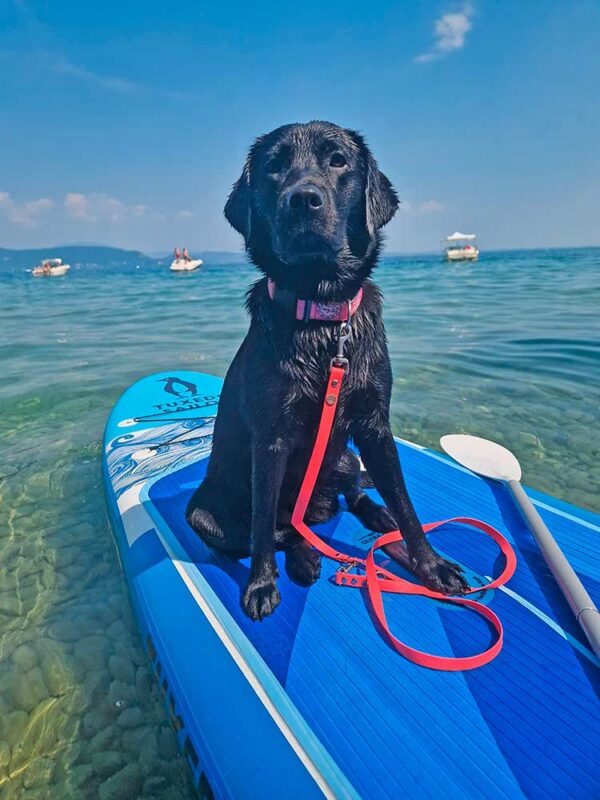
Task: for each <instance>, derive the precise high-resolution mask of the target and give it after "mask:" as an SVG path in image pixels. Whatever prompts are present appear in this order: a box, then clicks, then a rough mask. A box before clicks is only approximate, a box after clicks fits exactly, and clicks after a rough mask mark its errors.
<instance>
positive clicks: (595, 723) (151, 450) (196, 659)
mask: <svg viewBox="0 0 600 800" xmlns="http://www.w3.org/2000/svg"><path fill="white" fill-rule="evenodd" d="M221 387H222V381H221V379H220V378H217V377H215V376H212V375H205V374H201V373H197V372H187V371H179V370H173V371H171V372H162V373H159V374H155V375H150V376H148V377H146V378H143V379H142V380H140V381H138V382H137V383H135V384H134V385H133V386H131V387H130V388H129V389H127V391H126V392H125V393H124V394H123V396H122V397H121V398H120V400H119V401H118V402H117V404H116V405H115V407H114V409H113V411H112V413H111V415H110V417H109V419H108V422H107V426H106V431H105V437H104V444H103V474H104V482H105V489H106V497H107V503H108V508H109V516H110V518H111V523H112V527H113V531H114V535H115V538H116V542H117V547H118V552H119V556H120V562H121V564H122V567H123V570H124V573H125V576H126V579H127V583H128V587H129V592H130V596H131V600H132V605H133V607H134V610H135V613H136V617H137V622H138V626H139V629H140V634H141V637H142V641H143V644H144V647H145V650H146V654H147V658H148V662H149V665H150V669H151V671H152V673H153V674H154V676H155V677H156V680H157V681H158V685H159V687H160V690H161V692H162V694H163V697H164V703H165V714H166V715H168V716H169V717H170V719H171V722H172V724H173V726H174V728H175V730H176V732H177V738H178V741H179V745H180V747H181V748H182V750H183V753H184V754H185V757H186V759H187V761H188V763H189V766H190V769H191V771H192V775H193V779H194V782H195V784H196V785H197V786H198V787H199V790H200V795H201V796H202V797H206V798H208V797H211V798H212V797H214V798H237V797H290V798H297V797H298V798H300V797H301V798H313V797H323V796H325V797H328V798H346V799H349V798H364V799H366V800H371V798H373V799H375V798H377V800H386V799H387V800H392V798H394V799H395V800H397V798H399V797H413V798H440V797H451V798H453V800H472V798H475V797H476V798H478V799H482V800H486V799H488V798H489V800H491V799H492V798H493V799H494V800H496V798H510V799H511V800H512V798H542V797H548V798H550V797H565V798H566V797H577V798H578V800H582V799H583V798H589V799H590V800H591V799H592V798H598V797H599V796H600V774H599V772H598V742H599V741H600V702H599V700H598V694H599V690H600V669H599V667H600V661H599V660H598V658H597V657H596V656H595V655H594V653H593V652H592V651H591V649H590V647H589V646H588V643H587V641H586V639H585V638H584V636H583V634H582V632H581V629H580V627H579V625H578V624H577V622H576V620H575V617H574V615H573V614H572V613H571V610H570V608H569V606H568V604H567V602H566V601H565V599H564V597H563V595H562V594H561V591H560V589H559V588H558V586H557V584H556V582H555V580H554V578H553V577H552V574H551V573H550V571H549V569H548V567H547V566H546V563H545V561H544V559H543V557H542V555H541V554H540V551H539V550H538V549H537V547H536V546H535V544H534V542H533V540H532V538H531V535H530V533H529V530H528V529H527V527H526V525H525V522H524V520H523V518H522V517H521V516H520V514H519V513H518V511H517V510H516V508H515V506H514V505H513V502H512V499H511V496H510V493H509V491H508V490H507V489H505V487H504V486H503V485H502V484H499V483H496V482H494V481H490V480H487V479H484V478H481V477H478V476H476V475H475V474H473V473H472V472H470V471H468V470H467V469H465V468H464V467H461V466H460V465H459V464H457V463H456V462H454V461H452V460H451V459H450V458H449V457H447V456H446V455H444V454H442V453H440V452H437V451H434V450H430V449H426V448H423V447H421V446H419V445H417V444H414V443H411V442H408V441H405V440H401V439H398V440H396V446H397V449H398V452H399V455H400V457H401V460H402V464H403V468H404V473H405V477H406V481H407V485H408V488H409V492H410V495H411V498H412V500H413V503H414V504H415V507H416V510H417V512H418V514H419V517H420V519H421V520H422V521H423V522H429V521H433V520H442V519H447V518H448V517H452V516H472V517H478V518H480V519H482V520H484V521H486V522H487V523H489V524H491V525H493V526H495V527H496V528H497V529H498V530H499V531H501V532H502V533H503V534H504V536H506V537H507V539H508V540H509V541H510V543H511V544H512V547H513V548H514V550H515V553H516V556H517V568H516V572H515V573H514V576H513V577H512V578H511V580H510V581H509V583H508V584H507V585H506V586H501V587H500V588H497V589H494V590H485V591H481V592H479V593H477V594H475V595H471V597H473V598H475V599H477V600H478V601H479V603H482V604H484V605H488V606H489V607H490V608H491V609H493V610H494V611H495V613H496V614H497V615H498V617H499V618H500V619H501V621H502V623H503V626H504V641H503V646H502V649H501V651H500V652H499V654H498V655H497V656H496V657H495V658H494V660H492V661H491V662H490V663H488V664H486V665H485V666H482V667H479V668H478V669H473V670H469V671H448V672H444V671H439V670H434V669H427V668H425V667H422V666H418V665H417V664H415V663H412V662H411V661H408V660H407V659H405V658H403V657H402V656H400V655H399V654H398V653H396V652H395V651H394V650H392V648H391V647H390V646H389V644H388V642H387V641H386V640H385V639H384V638H383V637H382V635H381V632H380V631H379V630H378V629H377V628H376V627H375V626H374V625H373V622H372V619H371V616H370V613H369V606H368V603H367V600H366V598H365V595H364V593H363V591H362V590H359V589H356V588H350V587H348V586H339V585H336V584H335V582H334V576H335V575H336V567H337V566H338V565H337V563H335V562H333V561H330V560H328V559H323V565H322V574H321V577H320V579H319V580H318V581H317V582H316V583H315V584H314V585H313V586H312V587H310V588H305V587H301V586H298V585H297V584H295V583H293V582H291V581H290V579H289V578H288V577H287V575H286V572H285V568H284V563H283V558H282V554H281V553H278V554H277V562H278V567H279V573H280V578H279V580H278V586H279V590H280V593H281V597H282V601H281V604H280V606H279V607H278V608H277V609H276V610H275V613H274V614H273V615H271V616H270V617H268V618H266V619H264V620H263V621H262V622H261V623H256V622H252V621H251V620H249V619H248V618H247V617H246V616H245V615H244V613H243V612H242V610H241V608H240V590H241V588H242V587H244V585H245V582H246V580H247V577H248V569H249V560H248V559H242V560H240V561H237V560H232V559H230V558H227V557H225V556H224V555H222V554H219V553H218V552H216V551H214V550H211V549H209V548H207V547H206V546H205V544H204V543H203V542H202V541H201V540H200V539H199V538H198V537H197V536H196V535H195V533H194V532H193V531H192V529H191V528H190V527H189V525H188V523H187V522H186V519H185V508H186V505H187V502H188V500H189V498H190V496H191V494H192V492H193V491H194V489H195V488H196V487H197V485H198V483H199V482H200V481H201V480H202V477H203V475H204V474H205V471H206V466H207V463H208V459H209V458H210V450H211V443H212V435H213V426H214V421H215V416H216V414H217V407H218V402H219V395H220V392H221ZM240 446H242V445H240ZM367 491H368V492H369V493H370V494H371V495H372V496H376V494H375V492H374V490H371V489H368V490H367ZM526 492H527V495H528V496H529V497H530V499H531V501H532V502H533V503H534V505H535V507H536V509H537V510H538V512H539V513H540V514H541V515H542V517H543V518H544V520H545V522H546V524H547V525H548V527H549V528H550V529H551V530H552V532H553V534H554V536H555V538H556V539H557V541H558V542H559V544H560V546H561V547H562V548H563V550H564V551H565V553H566V554H567V556H568V557H569V559H570V561H571V563H572V564H573V566H574V567H575V568H576V570H577V572H578V573H579V575H580V577H581V579H582V580H583V581H584V583H585V584H586V586H587V589H588V590H589V592H590V594H591V595H592V596H593V597H594V598H595V600H596V602H598V600H600V564H599V562H598V556H597V553H598V541H600V540H599V538H598V537H599V536H600V515H598V514H594V513H592V512H590V511H585V510H583V509H580V508H576V507H574V506H572V505H568V504H567V503H564V502H562V501H560V500H557V499H555V498H553V497H550V496H548V495H544V494H542V493H540V492H537V491H534V490H533V489H526ZM317 531H318V532H319V534H320V535H321V536H322V537H323V538H325V539H326V540H327V541H330V542H335V547H336V548H339V549H344V550H345V551H346V552H348V551H350V552H353V553H358V554H364V552H365V551H366V550H367V549H368V547H369V546H370V543H371V542H372V541H373V539H374V538H376V536H377V534H373V533H372V532H370V531H367V530H365V529H364V528H363V527H362V526H361V524H360V523H359V522H358V520H357V519H356V518H355V517H353V516H352V515H350V514H349V513H347V511H346V509H345V506H343V505H342V507H341V511H340V513H339V514H338V515H337V516H336V517H335V518H334V519H333V520H331V521H330V522H328V523H326V524H323V525H321V526H317ZM430 535H431V536H432V539H433V544H434V546H435V547H437V549H438V550H439V551H440V552H442V553H443V554H444V555H446V556H447V557H451V558H452V559H453V560H454V561H459V562H460V563H461V564H462V565H464V568H465V572H466V575H467V578H468V580H469V583H470V584H471V585H483V584H485V583H487V582H488V579H487V577H486V576H490V575H493V576H495V575H497V573H498V572H499V569H500V568H499V566H498V565H497V564H496V560H497V555H498V551H497V550H496V548H495V546H494V545H493V543H492V542H490V541H489V540H488V538H487V537H486V536H483V535H482V534H481V533H478V532H475V531H474V530H472V529H467V528H466V527H465V526H464V525H461V524H458V523H454V524H451V525H446V526H445V527H444V528H441V529H440V531H439V532H435V533H433V534H430ZM388 568H389V569H392V568H394V569H396V570H397V571H398V573H399V574H400V575H404V576H405V577H406V578H407V579H410V577H411V576H410V574H409V573H408V572H406V571H404V570H403V568H402V567H400V566H397V567H393V566H391V565H388ZM349 577H351V576H349ZM385 609H386V613H387V617H388V623H389V625H390V627H391V629H392V631H393V632H394V633H395V634H396V635H397V636H398V637H400V638H401V639H402V640H403V641H404V642H406V643H407V644H409V645H410V646H412V647H415V648H418V649H422V650H426V651H427V652H430V653H437V654H442V655H448V656H463V655H468V654H472V653H474V652H479V651H480V650H483V649H485V648H486V647H488V646H489V644H490V640H493V638H494V637H493V635H492V634H491V632H490V629H489V628H488V626H487V624H486V623H485V622H484V621H483V620H482V619H481V617H479V616H477V615H474V614H472V613H471V612H470V611H468V610H465V609H464V608H459V607H452V606H449V605H448V604H447V603H444V602H442V601H439V600H435V599H431V598H424V597H419V596H411V597H408V596H402V597H394V596H391V595H388V596H386V599H385Z"/></svg>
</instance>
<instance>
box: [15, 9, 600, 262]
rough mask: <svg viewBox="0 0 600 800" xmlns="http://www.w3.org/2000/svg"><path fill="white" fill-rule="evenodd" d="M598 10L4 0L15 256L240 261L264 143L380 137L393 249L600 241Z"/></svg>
mask: <svg viewBox="0 0 600 800" xmlns="http://www.w3.org/2000/svg"><path fill="white" fill-rule="evenodd" d="M599 86H600V2H598V0H561V1H560V2H559V1H557V0H520V2H512V1H511V0H473V2H470V1H468V2H461V0H459V2H452V1H451V0H448V1H447V2H446V0H439V1H438V0H432V2H425V1H422V2H414V0H393V1H391V0H370V2H351V0H345V1H343V2H342V1H341V0H327V2H323V0H302V2H293V3H292V2H285V0H252V2H237V0H230V1H229V2H227V1H225V2H223V1H221V2H207V0H178V2H177V3H165V2H157V0H128V1H127V2H122V0H118V1H117V0H101V1H100V0H85V2H79V3H75V2H73V1H72V0H71V1H70V2H69V1H67V0H45V2H34V1H33V0H0V247H39V246H46V245H56V244H69V243H87V242H90V243H100V244H109V245H115V246H120V247H131V248H136V249H141V250H143V251H145V252H149V253H151V252H161V251H166V250H169V249H171V248H172V247H173V245H175V244H177V245H179V246H187V247H189V248H190V249H191V250H192V251H193V250H238V249H240V247H241V242H240V237H239V235H238V234H236V233H235V232H234V231H233V230H232V229H231V228H230V227H229V226H228V224H227V223H226V221H225V219H224V217H223V206H224V203H225V200H226V197H227V194H228V191H229V189H230V187H231V185H232V184H233V182H234V181H235V180H236V178H237V177H238V175H239V173H240V171H241V166H242V163H243V160H244V157H245V153H246V150H247V148H248V146H249V145H250V143H251V142H252V140H253V138H254V137H256V136H258V135H260V134H262V133H265V132H267V131H269V130H271V129H272V128H275V127H277V126H279V125H282V124H285V123H289V122H305V121H308V120H311V119H326V120H330V121H332V122H335V123H337V124H339V125H342V126H345V127H350V128H354V129H358V130H360V131H361V132H362V133H363V134H364V135H365V137H366V138H367V141H368V142H369V144H370V145H371V148H372V150H373V152H374V154H375V156H376V158H377V160H378V161H379V164H380V167H381V168H382V170H383V171H384V172H385V173H386V174H387V175H388V177H389V178H390V179H391V181H392V182H393V184H394V186H395V187H396V189H397V191H398V193H399V195H400V197H401V199H402V206H401V210H400V212H399V213H398V214H397V215H396V217H395V219H394V220H393V221H392V222H391V223H390V224H389V225H388V227H387V229H386V232H387V247H388V250H390V251H393V252H417V251H435V250H436V249H437V248H438V247H439V242H440V239H442V237H444V236H446V235H448V234H450V233H452V232H453V231H454V230H457V229H458V230H460V231H463V232H467V233H470V232H475V233H477V235H478V238H479V244H480V247H481V248H482V249H494V248H519V247H555V246H556V247H558V246H585V245H600V91H599Z"/></svg>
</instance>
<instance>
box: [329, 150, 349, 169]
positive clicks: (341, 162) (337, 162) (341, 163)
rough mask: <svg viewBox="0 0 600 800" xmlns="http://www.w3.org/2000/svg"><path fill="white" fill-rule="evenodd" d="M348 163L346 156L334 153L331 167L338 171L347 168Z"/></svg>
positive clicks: (330, 161)
mask: <svg viewBox="0 0 600 800" xmlns="http://www.w3.org/2000/svg"><path fill="white" fill-rule="evenodd" d="M347 163H348V162H347V161H346V158H345V156H343V155H342V154H341V153H333V154H332V156H331V158H330V159H329V166H330V167H336V168H337V169H341V168H342V167H345V166H346V164H347Z"/></svg>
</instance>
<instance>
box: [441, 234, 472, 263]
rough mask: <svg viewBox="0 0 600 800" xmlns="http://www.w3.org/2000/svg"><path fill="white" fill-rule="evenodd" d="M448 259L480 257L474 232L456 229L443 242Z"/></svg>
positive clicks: (462, 259)
mask: <svg viewBox="0 0 600 800" xmlns="http://www.w3.org/2000/svg"><path fill="white" fill-rule="evenodd" d="M442 245H443V248H444V258H445V259H446V261H476V260H477V258H478V257H479V250H478V249H477V237H476V235H475V234H474V233H460V231H455V232H454V233H453V234H451V235H450V236H447V237H446V239H444V240H443V242H442Z"/></svg>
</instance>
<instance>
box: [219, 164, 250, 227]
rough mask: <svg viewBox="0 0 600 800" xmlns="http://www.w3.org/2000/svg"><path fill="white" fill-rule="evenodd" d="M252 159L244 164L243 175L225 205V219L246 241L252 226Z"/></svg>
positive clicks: (235, 184)
mask: <svg viewBox="0 0 600 800" xmlns="http://www.w3.org/2000/svg"><path fill="white" fill-rule="evenodd" d="M249 162H250V159H248V160H247V161H246V163H245V164H244V169H243V170H242V174H241V175H240V177H239V178H238V179H237V181H236V182H235V183H234V185H233V189H232V190H231V194H230V195H229V197H228V198H227V202H226V203H225V219H226V220H227V222H229V224H230V225H231V226H232V227H233V228H235V229H236V231H237V232H238V233H241V234H242V236H243V237H244V239H245V240H246V241H248V239H249V238H250V230H251V224H252V203H251V198H250V163H249Z"/></svg>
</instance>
